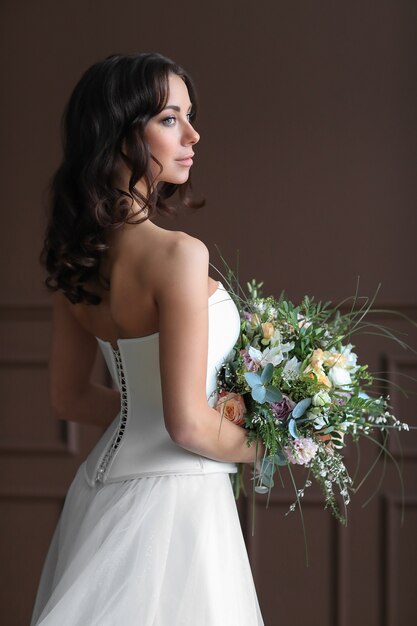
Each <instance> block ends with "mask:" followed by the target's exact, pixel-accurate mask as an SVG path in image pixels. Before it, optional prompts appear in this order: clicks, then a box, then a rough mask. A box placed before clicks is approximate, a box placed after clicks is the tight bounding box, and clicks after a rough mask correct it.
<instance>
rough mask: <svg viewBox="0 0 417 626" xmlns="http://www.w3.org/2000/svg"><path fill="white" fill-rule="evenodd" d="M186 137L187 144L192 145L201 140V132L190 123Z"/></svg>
mask: <svg viewBox="0 0 417 626" xmlns="http://www.w3.org/2000/svg"><path fill="white" fill-rule="evenodd" d="M184 139H185V142H186V143H187V144H191V145H192V146H193V145H194V144H196V143H197V142H198V141H200V135H199V133H198V132H197V131H196V129H195V128H194V127H193V126H191V124H189V125H188V129H187V133H186V137H185V138H184Z"/></svg>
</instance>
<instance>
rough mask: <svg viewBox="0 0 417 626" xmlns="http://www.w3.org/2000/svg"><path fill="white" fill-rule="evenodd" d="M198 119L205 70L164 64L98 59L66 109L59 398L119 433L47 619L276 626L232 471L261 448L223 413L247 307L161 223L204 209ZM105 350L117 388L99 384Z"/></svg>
mask: <svg viewBox="0 0 417 626" xmlns="http://www.w3.org/2000/svg"><path fill="white" fill-rule="evenodd" d="M195 115H196V96H195V90H194V87H193V84H192V82H191V79H190V77H189V76H188V74H187V73H186V72H185V71H184V70H183V69H182V68H181V67H179V66H178V65H177V64H176V63H174V62H173V61H171V60H169V59H167V58H165V57H163V56H161V55H159V54H138V55H130V56H112V57H109V58H107V59H105V60H104V61H102V62H99V63H97V64H95V65H94V66H92V67H91V68H89V69H88V70H87V71H86V73H85V74H84V75H83V76H82V78H81V80H80V82H79V83H78V84H77V86H76V87H75V90H74V92H73V94H72V96H71V98H70V101H69V103H68V106H67V109H66V112H65V118H64V157H63V161H62V164H61V166H60V167H59V169H58V171H57V173H56V174H55V177H54V180H53V185H52V201H51V214H50V218H49V224H48V228H47V233H46V237H45V243H44V249H43V261H44V264H45V266H46V270H47V280H46V283H47V286H48V287H49V289H51V290H52V291H53V292H54V293H53V297H52V299H53V341H52V349H51V357H50V380H51V402H52V405H53V408H54V411H55V413H56V416H57V417H58V418H59V419H64V420H71V421H74V422H80V423H90V424H95V425H98V426H102V427H105V428H106V430H105V432H104V434H103V436H102V437H101V439H100V440H99V442H98V443H97V445H96V446H95V447H94V449H93V450H92V452H91V453H90V455H89V456H88V458H87V459H86V460H85V461H84V463H83V464H82V465H81V466H80V468H79V470H78V472H77V474H76V476H75V478H74V481H73V483H72V484H71V486H70V489H69V491H68V494H67V497H66V501H65V505H64V508H63V511H62V514H61V517H60V520H59V523H58V526H57V528H56V530H55V534H54V536H53V539H52V543H51V546H50V548H49V552H48V555H47V558H46V561H45V565H44V568H43V572H42V577H41V581H40V585H39V589H38V594H37V598H36V603H35V607H34V612H33V617H32V622H31V625H32V626H35V625H36V626H52V625H53V626H65V625H67V626H116V625H123V626H130V625H132V626H133V625H137V626H260V625H262V624H263V620H262V617H261V613H260V609H259V605H258V601H257V596H256V591H255V588H254V584H253V579H252V574H251V570H250V566H249V562H248V557H247V553H246V549H245V545H244V542H243V537H242V532H241V529H240V525H239V519H238V516H237V511H236V506H235V501H234V497H233V492H232V488H231V482H230V477H229V474H231V473H233V472H235V471H236V465H235V463H236V462H241V463H253V462H254V460H255V456H256V451H255V449H254V446H253V445H251V446H248V444H247V436H246V431H245V429H244V428H241V427H240V426H237V425H236V424H234V423H231V422H229V421H228V420H226V419H223V420H221V419H220V414H219V413H218V412H217V411H216V410H215V409H214V406H215V402H216V398H215V389H216V370H217V368H218V367H219V366H220V365H221V363H222V362H223V360H224V359H225V358H226V356H227V354H228V353H229V351H230V350H231V348H232V347H233V345H234V343H235V341H236V338H237V336H238V333H239V315H238V313H237V310H236V307H235V305H234V304H233V302H232V300H231V298H230V296H229V294H228V293H227V291H226V290H225V289H224V287H223V286H222V285H221V284H220V283H217V282H216V281H214V280H213V279H212V278H210V277H208V263H209V259H208V251H207V248H206V246H205V245H204V244H203V243H202V242H201V241H199V240H197V239H195V238H193V237H191V236H189V235H187V234H185V233H182V232H173V231H169V230H165V229H162V228H160V227H158V226H157V225H156V224H155V223H154V222H153V219H152V218H153V217H154V215H155V214H156V212H158V211H159V212H161V211H169V210H170V209H169V206H168V202H167V201H168V198H169V197H170V196H171V195H172V194H173V193H174V192H175V191H176V190H179V195H180V198H181V199H182V201H183V202H184V203H185V204H188V205H192V201H191V198H190V193H189V192H190V188H189V175H190V168H191V166H192V164H193V159H194V156H195V146H196V144H197V143H198V141H199V139H200V137H199V134H198V132H197V131H196V130H195V128H194V126H193V124H194V119H195ZM98 347H99V349H100V350H101V351H102V353H103V355H104V358H105V360H106V362H107V365H108V368H109V371H110V373H111V375H112V377H113V380H114V383H115V388H113V389H110V388H106V387H104V386H101V385H97V384H93V383H92V382H90V374H91V370H92V366H93V363H94V360H95V357H96V352H97V349H98ZM262 453H263V450H262V448H261V446H259V449H258V456H260V455H261V454H262Z"/></svg>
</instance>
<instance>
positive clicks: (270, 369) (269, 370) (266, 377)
mask: <svg viewBox="0 0 417 626" xmlns="http://www.w3.org/2000/svg"><path fill="white" fill-rule="evenodd" d="M273 373H274V366H273V365H272V363H268V364H267V365H266V367H265V368H264V369H263V371H262V374H261V382H262V383H263V384H264V385H267V384H268V383H269V382H270V381H271V378H272V374H273Z"/></svg>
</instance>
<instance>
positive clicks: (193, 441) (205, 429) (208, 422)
mask: <svg viewBox="0 0 417 626" xmlns="http://www.w3.org/2000/svg"><path fill="white" fill-rule="evenodd" d="M171 437H172V439H174V441H175V442H176V443H178V444H179V445H180V446H182V447H183V448H186V449H187V450H190V451H191V452H194V453H195V454H199V455H202V456H206V457H208V458H210V459H214V460H216V461H225V462H234V463H253V462H254V461H255V458H256V457H257V458H258V459H260V458H261V457H262V456H263V454H264V445H263V444H262V443H261V442H259V443H258V445H257V444H256V443H252V444H251V445H250V446H248V445H247V437H248V431H247V430H245V429H244V428H242V427H241V426H237V425H236V424H233V423H232V422H230V421H229V420H227V419H226V418H223V419H222V418H221V416H220V414H219V413H218V412H217V411H215V410H214V409H211V408H209V407H207V408H206V409H205V410H204V411H200V412H199V414H198V419H196V420H192V421H190V422H189V423H188V425H187V427H186V428H183V429H182V431H181V432H178V433H174V436H172V435H171ZM256 448H258V450H257V451H256Z"/></svg>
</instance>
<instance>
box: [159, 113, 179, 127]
mask: <svg viewBox="0 0 417 626" xmlns="http://www.w3.org/2000/svg"><path fill="white" fill-rule="evenodd" d="M175 120H176V118H175V116H174V115H170V116H169V117H165V118H164V119H163V120H161V123H162V124H163V125H164V126H173V125H174V124H175Z"/></svg>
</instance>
